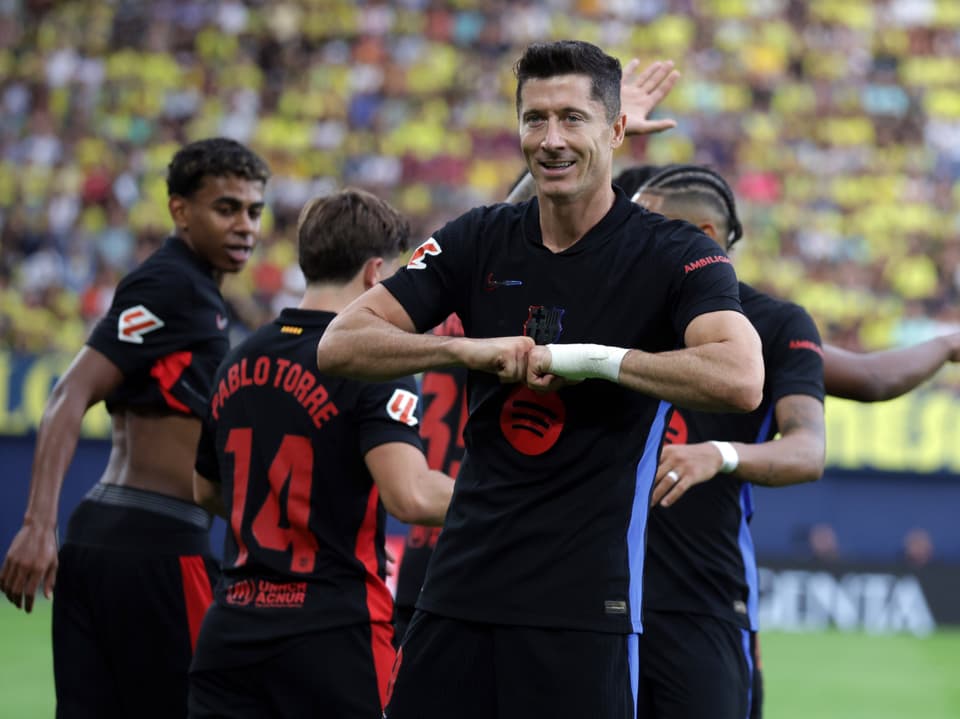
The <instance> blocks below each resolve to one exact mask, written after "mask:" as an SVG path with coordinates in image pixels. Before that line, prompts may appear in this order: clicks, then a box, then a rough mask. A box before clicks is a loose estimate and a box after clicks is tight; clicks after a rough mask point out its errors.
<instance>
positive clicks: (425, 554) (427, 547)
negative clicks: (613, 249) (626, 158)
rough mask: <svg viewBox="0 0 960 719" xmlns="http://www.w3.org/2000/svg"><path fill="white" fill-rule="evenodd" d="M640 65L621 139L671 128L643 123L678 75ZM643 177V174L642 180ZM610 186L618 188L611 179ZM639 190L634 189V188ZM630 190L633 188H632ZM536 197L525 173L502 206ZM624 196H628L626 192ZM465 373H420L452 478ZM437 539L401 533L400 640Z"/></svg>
mask: <svg viewBox="0 0 960 719" xmlns="http://www.w3.org/2000/svg"><path fill="white" fill-rule="evenodd" d="M639 65H640V63H639V61H638V60H631V61H630V62H629V63H628V64H627V66H626V67H625V68H624V71H623V78H622V81H621V84H620V98H621V102H624V103H626V102H629V103H630V104H631V115H630V116H629V117H628V118H627V124H626V128H625V130H624V133H625V134H626V135H649V134H653V133H656V132H662V131H664V130H668V129H670V128H671V127H674V126H675V125H676V122H674V121H673V120H651V119H648V115H649V114H650V112H651V111H652V110H653V109H654V108H655V107H656V106H657V105H658V104H659V102H660V101H661V100H662V99H663V98H664V97H665V96H666V95H667V94H669V92H670V90H671V89H672V87H673V85H674V83H675V82H676V80H677V79H678V78H679V74H678V73H677V72H676V71H674V70H673V63H669V62H654V63H652V64H651V65H650V66H648V67H647V68H645V69H644V70H643V71H642V72H639V73H637V72H636V70H637V69H638V67H639ZM648 177H649V174H647V175H645V176H644V178H643V179H644V180H646V179H647V178H648ZM614 184H618V182H617V180H616V179H615V180H614ZM638 186H639V185H638ZM634 190H636V187H635V188H634ZM535 194H536V184H535V183H534V182H533V177H532V176H531V175H530V172H529V170H526V169H524V171H523V172H522V173H521V174H520V175H519V176H518V177H517V178H516V180H515V181H514V183H513V184H512V186H511V187H510V190H509V192H508V196H507V200H506V201H507V202H524V201H526V200H529V199H530V198H531V197H533V196H534V195H535ZM629 194H632V192H631V193H629ZM434 333H436V334H440V335H444V336H450V337H462V336H463V325H462V324H461V322H460V320H459V318H458V317H457V316H456V315H450V317H448V318H447V319H446V320H444V322H443V324H441V325H440V326H438V327H437V328H435V329H434ZM466 386H467V370H466V368H465V367H438V368H436V369H432V370H429V371H427V372H424V373H423V379H422V381H421V395H422V396H423V423H422V424H421V429H420V436H421V437H422V438H423V440H424V443H425V445H426V454H427V462H428V463H429V464H430V466H431V467H433V468H434V469H440V470H442V471H444V472H447V473H448V474H450V475H456V473H457V470H458V469H459V467H460V462H461V459H462V458H463V452H464V442H463V429H464V425H465V424H466V421H467V391H466ZM439 535H440V530H439V528H436V527H419V526H414V527H411V528H410V530H409V531H408V533H407V537H406V542H405V545H404V551H403V556H402V558H401V560H400V566H399V568H398V570H397V596H396V609H397V612H396V629H397V638H398V640H399V639H402V638H403V636H404V634H405V633H406V628H407V625H408V624H409V623H410V619H411V618H412V617H413V612H414V608H415V605H416V601H417V596H419V594H420V587H421V586H422V585H423V580H424V577H425V576H426V573H427V565H428V563H429V561H430V557H431V556H432V554H433V548H434V546H436V543H437V538H438V537H439Z"/></svg>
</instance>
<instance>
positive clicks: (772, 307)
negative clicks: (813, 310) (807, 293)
mask: <svg viewBox="0 0 960 719" xmlns="http://www.w3.org/2000/svg"><path fill="white" fill-rule="evenodd" d="M740 304H741V305H742V306H743V311H744V313H745V314H746V315H747V316H748V317H749V316H750V313H751V311H752V312H755V313H757V314H763V315H771V316H774V317H779V318H782V319H787V318H793V317H809V316H810V314H809V313H808V312H807V311H806V310H805V309H804V308H803V307H801V306H800V305H798V304H796V303H795V302H791V301H790V300H785V299H783V298H781V297H774V296H773V295H768V294H767V293H766V292H761V291H760V290H758V289H757V288H756V287H753V286H752V285H748V284H747V283H746V282H740Z"/></svg>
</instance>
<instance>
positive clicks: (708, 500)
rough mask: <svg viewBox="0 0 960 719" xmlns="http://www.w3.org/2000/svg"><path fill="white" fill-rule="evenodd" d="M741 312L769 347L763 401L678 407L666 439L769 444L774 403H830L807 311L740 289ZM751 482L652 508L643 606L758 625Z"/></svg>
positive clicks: (719, 485)
mask: <svg viewBox="0 0 960 719" xmlns="http://www.w3.org/2000/svg"><path fill="white" fill-rule="evenodd" d="M740 301H741V302H742V303H743V311H744V313H745V314H746V315H747V317H748V318H749V319H750V322H751V323H753V326H754V327H755V328H756V329H757V333H758V334H759V335H760V339H761V341H762V342H763V363H764V367H765V368H766V379H765V382H764V388H763V401H762V403H761V404H760V406H759V407H758V408H757V409H756V410H754V411H753V412H750V413H749V414H719V413H717V414H712V413H708V412H694V411H691V410H687V409H679V408H678V409H674V411H673V414H672V416H671V418H670V421H669V423H668V429H667V434H666V438H665V440H664V441H665V442H667V443H674V444H693V443H696V442H705V441H708V440H718V441H727V442H751V443H752V442H767V441H769V440H771V439H773V438H774V437H775V436H776V434H777V432H778V428H777V423H776V417H775V410H776V404H777V402H778V401H779V400H780V399H782V398H783V397H786V396H788V395H808V396H810V397H815V398H816V399H818V400H820V401H823V397H824V387H823V350H822V349H821V343H820V335H819V333H818V332H817V328H816V325H815V324H814V322H813V320H812V319H811V318H810V316H809V315H808V314H807V313H806V311H805V310H803V308H801V307H798V306H797V305H794V304H791V303H789V302H783V301H781V300H777V299H773V298H771V297H768V296H767V295H765V294H763V293H760V292H757V291H756V290H755V289H753V288H752V287H750V286H749V285H746V284H742V283H741V285H740ZM752 514H753V498H752V496H751V490H750V483H749V482H741V481H740V480H738V479H736V477H735V476H728V475H723V474H721V475H718V476H716V477H714V478H713V479H711V480H710V481H708V482H703V483H701V484H698V485H696V486H695V487H693V488H691V489H690V490H688V491H687V492H686V494H684V496H683V497H682V498H681V499H680V500H679V501H678V502H676V503H675V504H673V505H672V506H670V507H660V506H657V507H655V508H653V509H651V510H650V519H649V528H648V532H647V566H646V578H645V583H644V608H645V609H650V610H656V611H673V612H692V613H696V614H708V615H712V616H716V617H720V618H722V619H725V620H728V621H731V622H734V623H736V624H738V625H739V626H741V627H743V628H746V629H754V630H756V628H757V623H756V612H757V568H756V559H755V555H754V547H753V539H752V537H751V535H750V530H749V527H748V523H749V521H750V517H751V515H752Z"/></svg>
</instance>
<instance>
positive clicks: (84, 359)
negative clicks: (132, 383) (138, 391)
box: [55, 346, 123, 408]
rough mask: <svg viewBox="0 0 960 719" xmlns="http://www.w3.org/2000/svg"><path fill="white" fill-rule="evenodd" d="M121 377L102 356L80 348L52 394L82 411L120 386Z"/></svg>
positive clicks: (96, 352)
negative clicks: (82, 407) (74, 402)
mask: <svg viewBox="0 0 960 719" xmlns="http://www.w3.org/2000/svg"><path fill="white" fill-rule="evenodd" d="M121 382H123V373H122V372H121V371H120V368H119V367H117V365H115V364H114V363H113V362H112V361H111V360H110V359H109V358H108V357H107V356H106V355H104V354H103V353H102V352H99V351H98V350H95V349H94V348H92V347H89V346H84V347H83V348H82V349H81V350H80V352H78V353H77V356H76V357H74V358H73V362H71V363H70V366H69V367H68V368H67V370H66V372H64V373H63V376H62V377H61V378H60V380H59V381H58V382H57V387H56V390H55V391H56V392H57V393H59V394H60V395H61V396H63V395H65V396H67V397H68V398H69V399H71V400H72V401H76V402H81V403H82V404H83V406H84V408H87V407H91V406H93V405H95V404H96V403H97V402H100V401H102V400H103V399H105V398H106V397H107V396H108V395H109V394H110V393H111V392H112V391H113V390H114V389H116V388H117V387H118V386H119V385H120V383H121Z"/></svg>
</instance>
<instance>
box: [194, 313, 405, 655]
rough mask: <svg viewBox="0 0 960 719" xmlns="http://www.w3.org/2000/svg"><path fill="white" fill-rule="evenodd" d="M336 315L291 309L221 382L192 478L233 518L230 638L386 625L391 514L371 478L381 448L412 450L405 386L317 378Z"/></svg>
mask: <svg viewBox="0 0 960 719" xmlns="http://www.w3.org/2000/svg"><path fill="white" fill-rule="evenodd" d="M333 317H334V315H333V314H331V313H328V312H314V311H308V310H299V309H285V310H284V311H283V312H282V313H281V314H280V316H279V317H278V318H277V319H276V320H274V321H273V322H272V323H270V324H269V325H266V326H265V327H262V328H261V329H259V330H257V331H256V332H254V333H253V334H252V335H251V336H250V337H248V338H247V339H246V340H244V341H243V342H242V343H241V344H240V345H238V346H237V347H236V348H234V349H233V350H231V351H230V353H229V354H228V355H227V357H226V359H225V360H224V362H223V364H222V365H221V366H220V368H219V369H218V370H217V374H216V377H215V380H214V386H213V390H212V398H211V401H210V416H209V420H208V421H207V422H205V424H204V431H203V433H202V436H201V440H200V447H199V450H198V453H197V472H198V473H199V474H200V475H202V476H204V477H206V478H207V479H209V480H211V481H214V482H220V483H221V484H222V492H221V493H222V496H223V498H224V502H225V505H226V509H227V516H228V523H229V530H228V531H227V534H226V538H225V546H224V556H223V576H222V579H221V580H220V582H219V583H218V585H217V587H216V590H215V593H214V600H215V603H216V605H217V607H218V608H221V609H227V610H233V611H234V612H236V613H238V616H242V615H244V614H246V615H250V614H253V615H255V616H256V617H257V620H256V621H247V622H245V621H243V620H242V618H241V619H239V620H238V621H237V622H236V625H237V626H236V628H235V633H236V634H237V636H238V637H240V636H249V637H254V638H256V634H257V633H258V632H261V633H262V634H263V635H264V636H272V637H277V636H284V635H291V634H296V633H298V632H302V631H308V630H310V629H324V628H329V627H335V626H344V625H348V624H353V623H365V622H389V621H390V620H391V618H392V615H393V602H392V599H391V597H390V592H389V590H388V589H387V586H386V584H385V583H384V577H385V554H384V526H385V521H386V515H385V512H384V508H383V504H382V503H381V501H380V499H379V493H378V491H377V486H376V484H375V483H374V481H373V478H372V477H371V475H370V472H369V471H368V469H367V466H366V464H365V462H364V457H365V455H366V453H367V452H368V451H370V450H371V449H374V448H375V447H378V446H380V445H382V444H385V443H387V442H405V443H407V444H411V445H413V446H415V447H418V448H420V447H421V443H420V438H419V434H418V430H419V423H420V415H419V407H418V401H419V397H418V395H417V393H416V384H415V382H414V380H413V378H412V377H408V378H404V379H399V380H394V381H390V382H378V383H375V382H359V381H356V380H350V379H344V378H341V377H329V376H326V375H322V374H320V373H319V372H318V371H317V369H316V351H317V343H318V342H319V340H320V336H321V335H322V334H323V331H324V330H325V329H326V327H327V325H328V324H329V323H330V321H331V320H332V319H333Z"/></svg>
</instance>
